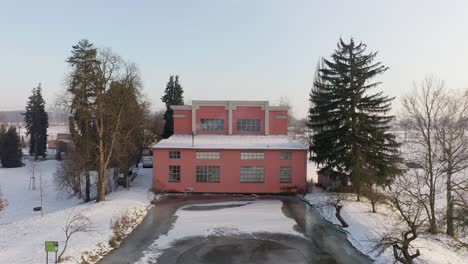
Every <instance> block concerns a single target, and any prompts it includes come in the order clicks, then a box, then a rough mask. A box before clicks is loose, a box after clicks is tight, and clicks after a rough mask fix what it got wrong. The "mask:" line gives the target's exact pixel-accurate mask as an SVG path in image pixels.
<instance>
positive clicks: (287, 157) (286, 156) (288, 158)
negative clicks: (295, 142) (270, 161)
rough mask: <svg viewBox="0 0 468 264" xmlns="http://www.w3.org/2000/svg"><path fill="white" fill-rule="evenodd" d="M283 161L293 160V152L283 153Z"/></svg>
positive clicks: (281, 157) (281, 156)
mask: <svg viewBox="0 0 468 264" xmlns="http://www.w3.org/2000/svg"><path fill="white" fill-rule="evenodd" d="M280 159H281V160H292V153H291V152H281V153H280Z"/></svg>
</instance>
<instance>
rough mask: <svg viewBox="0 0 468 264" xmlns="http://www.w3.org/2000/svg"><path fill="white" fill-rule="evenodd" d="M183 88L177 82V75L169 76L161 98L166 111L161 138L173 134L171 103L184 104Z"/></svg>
mask: <svg viewBox="0 0 468 264" xmlns="http://www.w3.org/2000/svg"><path fill="white" fill-rule="evenodd" d="M183 93H184V90H183V89H182V86H180V84H179V76H178V75H176V76H175V78H174V76H172V75H171V76H170V77H169V82H168V83H167V85H166V89H165V90H164V96H163V97H162V98H161V100H162V101H163V102H164V103H165V104H166V112H165V113H164V121H165V123H164V134H163V136H162V137H163V138H169V137H170V136H172V134H174V116H173V115H174V111H173V110H172V109H171V105H183V104H184V96H183Z"/></svg>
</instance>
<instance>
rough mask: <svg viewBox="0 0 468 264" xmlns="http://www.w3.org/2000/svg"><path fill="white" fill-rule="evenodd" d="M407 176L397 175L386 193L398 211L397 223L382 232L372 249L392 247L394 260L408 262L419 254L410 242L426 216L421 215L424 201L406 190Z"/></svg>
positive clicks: (379, 251)
mask: <svg viewBox="0 0 468 264" xmlns="http://www.w3.org/2000/svg"><path fill="white" fill-rule="evenodd" d="M407 178H408V175H399V176H398V177H397V178H396V180H395V182H394V184H393V188H392V191H390V192H389V193H388V200H387V201H388V204H389V206H390V208H392V209H393V211H394V212H397V213H398V220H399V225H397V226H398V227H397V228H396V229H394V230H391V231H390V232H387V233H385V234H382V235H381V239H380V240H379V241H376V243H375V245H374V248H373V250H375V251H377V252H378V254H382V253H383V252H384V251H385V250H386V249H388V248H392V250H393V256H394V258H395V261H396V262H399V263H405V264H410V263H413V261H414V259H415V258H417V257H419V256H420V255H421V253H420V252H419V249H414V248H413V246H412V245H411V243H412V242H413V241H414V240H415V239H416V238H417V237H418V235H419V233H420V230H421V228H422V227H423V226H424V225H425V223H426V221H427V217H424V216H423V212H424V210H425V207H424V203H422V202H421V201H417V200H415V199H414V196H413V195H412V194H410V193H409V192H408V183H409V182H408V180H407ZM413 252H414V253H413Z"/></svg>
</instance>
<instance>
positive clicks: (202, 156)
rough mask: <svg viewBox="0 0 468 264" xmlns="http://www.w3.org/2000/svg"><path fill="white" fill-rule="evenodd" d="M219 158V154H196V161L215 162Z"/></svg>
mask: <svg viewBox="0 0 468 264" xmlns="http://www.w3.org/2000/svg"><path fill="white" fill-rule="evenodd" d="M219 157H220V155H219V152H197V159H209V160H217V159H219Z"/></svg>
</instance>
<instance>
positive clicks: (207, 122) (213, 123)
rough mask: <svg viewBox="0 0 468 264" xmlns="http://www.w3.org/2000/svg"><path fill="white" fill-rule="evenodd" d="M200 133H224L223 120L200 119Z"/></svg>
mask: <svg viewBox="0 0 468 264" xmlns="http://www.w3.org/2000/svg"><path fill="white" fill-rule="evenodd" d="M200 125H201V130H202V131H224V119H209V118H202V119H200Z"/></svg>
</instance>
